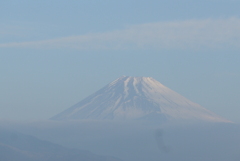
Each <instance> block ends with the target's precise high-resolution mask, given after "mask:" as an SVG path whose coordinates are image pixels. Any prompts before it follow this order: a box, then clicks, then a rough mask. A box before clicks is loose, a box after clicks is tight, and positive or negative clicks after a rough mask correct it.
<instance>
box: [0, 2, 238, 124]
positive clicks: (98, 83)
mask: <svg viewBox="0 0 240 161" xmlns="http://www.w3.org/2000/svg"><path fill="white" fill-rule="evenodd" d="M239 6H240V1H238V0H202V1H193V0H191V1H190V0H182V1H179V0H168V1H167V0H163V1H159V0H150V1H142V0H138V1H137V0H128V1H125V0H121V1H118V0H116V1H110V0H105V1H96V0H89V1H81V0H79V1H74V0H68V1H66V0H48V1H46V0H42V1H32V0H22V1H19V0H18V1H17V0H9V1H3V0H0V15H1V19H0V20H1V21H0V73H1V79H0V96H1V100H0V110H1V112H0V118H2V119H15V120H16V119H17V120H19V119H20V120H22V119H47V118H50V117H52V116H53V115H55V114H57V113H59V112H61V111H62V110H64V109H66V108H68V107H70V106H71V105H73V104H75V103H77V102H78V101H80V100H81V99H83V98H85V97H86V96H88V95H89V94H91V93H93V92H95V91H96V90H98V89H100V88H101V87H103V86H104V85H106V84H107V83H109V82H111V81H113V80H114V79H116V78H118V77H120V76H122V75H129V76H150V77H153V78H155V79H156V80H158V81H160V82H161V83H162V84H164V85H166V86H167V87H169V88H171V89H173V90H175V91H176V92H178V93H180V94H182V95H183V96H185V97H187V98H188V99H190V100H192V101H194V102H196V103H199V104H201V105H202V106H204V107H206V108H207V109H209V110H212V111H214V112H215V113H217V114H219V115H221V116H223V117H226V118H228V119H230V120H232V121H235V122H238V123H240V117H239V116H240V101H239V98H240V65H239V62H240V54H239V52H240V48H239V47H240V12H239Z"/></svg>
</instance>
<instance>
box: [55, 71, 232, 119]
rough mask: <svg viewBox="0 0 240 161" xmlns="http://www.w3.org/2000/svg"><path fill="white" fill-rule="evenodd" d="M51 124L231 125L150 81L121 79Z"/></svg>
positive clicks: (57, 117) (67, 111) (138, 78)
mask: <svg viewBox="0 0 240 161" xmlns="http://www.w3.org/2000/svg"><path fill="white" fill-rule="evenodd" d="M51 119H52V120H81V119H90V120H154V121H168V120H204V121H212V122H230V121H228V120H226V119H224V118H221V117H219V116H217V115H216V114H214V113H213V112H211V111H209V110H207V109H205V108H203V107H202V106H200V105H198V104H196V103H193V102H191V101H190V100H188V99H186V98H185V97H183V96H181V95H180V94H178V93H176V92H174V91H173V90H171V89H169V88H167V87H165V86H164V85H162V84H161V83H160V82H158V81H156V80H155V79H153V78H151V77H128V76H122V77H120V78H118V79H116V80H115V81H113V82H111V83H109V84H108V85H106V86H105V87H103V88H102V89H100V90H99V91H97V92H95V93H93V94H92V95H90V96H88V97H87V98H85V99H84V100H82V101H80V102H79V103H77V104H75V105H74V106H72V107H70V108H69V109H67V110H65V111H63V112H61V113H60V114H58V115H56V116H54V117H52V118H51Z"/></svg>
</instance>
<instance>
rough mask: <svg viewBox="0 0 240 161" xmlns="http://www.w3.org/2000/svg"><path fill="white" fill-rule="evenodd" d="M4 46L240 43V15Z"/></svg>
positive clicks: (95, 47) (182, 46) (209, 45)
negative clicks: (239, 16) (237, 16)
mask: <svg viewBox="0 0 240 161" xmlns="http://www.w3.org/2000/svg"><path fill="white" fill-rule="evenodd" d="M0 47H1V48H4V47H5V48H14V47H15V48H16V47H17V48H74V49H79V50H109V49H110V50H115V49H148V48H151V49H194V50H195V49H201V48H213V49H222V48H229V47H230V48H238V49H239V47H240V19H239V18H228V19H205V20H186V21H170V22H158V23H149V24H140V25H132V26H128V27H126V28H125V29H122V30H116V31H110V32H106V33H92V34H86V35H79V36H71V37H63V38H57V39H50V40H43V41H32V42H18V43H5V44H0Z"/></svg>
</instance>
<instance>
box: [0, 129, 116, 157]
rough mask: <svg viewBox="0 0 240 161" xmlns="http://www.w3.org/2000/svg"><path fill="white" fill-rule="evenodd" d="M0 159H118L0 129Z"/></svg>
mask: <svg viewBox="0 0 240 161" xmlns="http://www.w3.org/2000/svg"><path fill="white" fill-rule="evenodd" d="M0 160H1V161H54V160H57V161H79V160H84V161H120V159H117V158H114V157H109V156H101V155H96V154H93V153H91V152H89V151H84V150H78V149H68V148H65V147H62V146H60V145H57V144H54V143H51V142H48V141H43V140H40V139H37V138H35V137H33V136H30V135H25V134H21V133H18V132H12V131H9V130H5V129H0Z"/></svg>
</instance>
